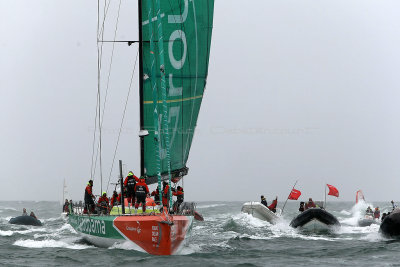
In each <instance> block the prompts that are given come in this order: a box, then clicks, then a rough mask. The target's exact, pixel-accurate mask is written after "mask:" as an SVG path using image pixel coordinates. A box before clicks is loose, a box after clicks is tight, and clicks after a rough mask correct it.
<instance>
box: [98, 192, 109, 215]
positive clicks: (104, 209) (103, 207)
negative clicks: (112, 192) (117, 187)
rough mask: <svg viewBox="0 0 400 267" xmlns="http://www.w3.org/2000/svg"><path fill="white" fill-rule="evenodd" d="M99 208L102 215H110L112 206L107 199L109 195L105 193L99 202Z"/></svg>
mask: <svg viewBox="0 0 400 267" xmlns="http://www.w3.org/2000/svg"><path fill="white" fill-rule="evenodd" d="M97 207H98V208H99V210H100V212H101V213H104V214H108V213H109V210H110V204H109V200H108V197H107V193H106V192H103V194H102V195H101V197H99V200H98V201H97Z"/></svg>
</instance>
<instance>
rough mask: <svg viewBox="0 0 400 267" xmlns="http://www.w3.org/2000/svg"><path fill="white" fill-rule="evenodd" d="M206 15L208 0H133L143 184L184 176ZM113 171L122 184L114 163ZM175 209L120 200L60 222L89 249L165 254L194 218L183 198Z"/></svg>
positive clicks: (200, 86) (199, 88)
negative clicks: (113, 208)
mask: <svg viewBox="0 0 400 267" xmlns="http://www.w3.org/2000/svg"><path fill="white" fill-rule="evenodd" d="M213 12H214V0H190V1H189V0H174V1H161V0H138V13H139V41H138V42H137V43H138V45H139V96H140V97H139V98H140V103H139V105H140V132H139V137H140V154H141V164H140V166H141V168H140V171H141V176H143V177H145V178H146V183H147V184H148V185H149V184H154V183H158V185H159V188H161V183H162V181H168V183H169V184H170V185H171V183H176V182H178V181H179V180H181V179H182V178H183V177H184V176H185V175H187V174H188V167H187V166H186V162H187V160H188V156H189V151H190V147H191V144H192V139H193V135H194V129H195V126H196V122H197V118H198V114H199V111H200V105H201V102H202V99H203V94H204V89H205V86H206V79H207V74H208V64H209V55H210V45H211V33H212V24H213ZM135 42H136V41H128V44H129V45H131V44H132V43H135ZM120 172H121V173H120V178H121V181H122V171H121V162H120ZM170 188H171V186H170ZM169 195H170V196H171V191H170V194H169ZM160 198H161V197H160ZM169 202H170V203H171V202H172V199H171V198H170V200H169ZM122 203H124V201H122ZM183 204H185V203H183ZM170 206H171V205H170ZM183 206H184V208H182V209H181V210H180V211H178V212H174V213H172V212H170V211H169V210H168V209H166V208H164V209H163V211H162V212H161V213H160V212H151V213H149V214H147V213H142V214H130V213H128V212H125V209H124V205H122V207H121V211H120V212H119V214H114V213H113V212H111V215H95V214H83V213H82V212H79V209H74V213H73V214H71V215H70V216H69V218H68V220H69V223H70V224H71V226H72V227H73V228H74V229H75V230H76V231H77V232H79V233H80V234H82V236H83V237H84V238H85V239H86V240H88V241H89V242H91V243H93V244H95V245H97V246H102V247H108V246H112V245H113V244H115V243H124V242H128V243H130V244H131V245H132V246H133V247H134V248H135V249H137V250H139V251H143V252H147V253H150V254H154V255H172V254H176V253H177V252H178V251H179V249H180V248H181V247H182V245H183V243H184V242H183V241H184V239H185V237H186V235H187V234H188V233H189V231H190V229H191V226H192V222H193V218H194V217H195V211H194V210H193V208H190V207H192V205H190V203H189V205H183ZM113 214H114V215H113Z"/></svg>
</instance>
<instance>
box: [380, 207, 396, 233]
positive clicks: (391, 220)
mask: <svg viewBox="0 0 400 267" xmlns="http://www.w3.org/2000/svg"><path fill="white" fill-rule="evenodd" d="M379 232H381V233H382V234H383V235H384V236H387V237H400V209H398V208H396V209H395V210H393V211H392V212H391V213H390V214H389V215H386V217H385V218H384V219H383V221H382V223H381V227H380V228H379Z"/></svg>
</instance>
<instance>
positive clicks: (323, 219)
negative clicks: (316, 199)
mask: <svg viewBox="0 0 400 267" xmlns="http://www.w3.org/2000/svg"><path fill="white" fill-rule="evenodd" d="M290 226H292V227H293V228H298V227H301V228H302V229H306V230H312V231H315V230H329V229H330V228H331V227H332V226H340V223H339V221H338V220H337V219H336V217H335V216H333V215H332V214H330V213H329V212H327V211H326V210H324V209H321V208H312V209H308V210H306V211H303V212H302V213H300V214H299V215H298V216H297V217H296V218H294V219H293V220H292V221H291V222H290Z"/></svg>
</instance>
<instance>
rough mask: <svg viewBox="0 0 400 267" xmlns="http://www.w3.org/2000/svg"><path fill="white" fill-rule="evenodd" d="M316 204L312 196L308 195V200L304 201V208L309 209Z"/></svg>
mask: <svg viewBox="0 0 400 267" xmlns="http://www.w3.org/2000/svg"><path fill="white" fill-rule="evenodd" d="M316 207H317V206H316V205H315V203H314V201H313V200H312V198H311V197H310V198H309V199H308V202H307V203H306V206H305V209H306V210H307V209H311V208H316Z"/></svg>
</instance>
